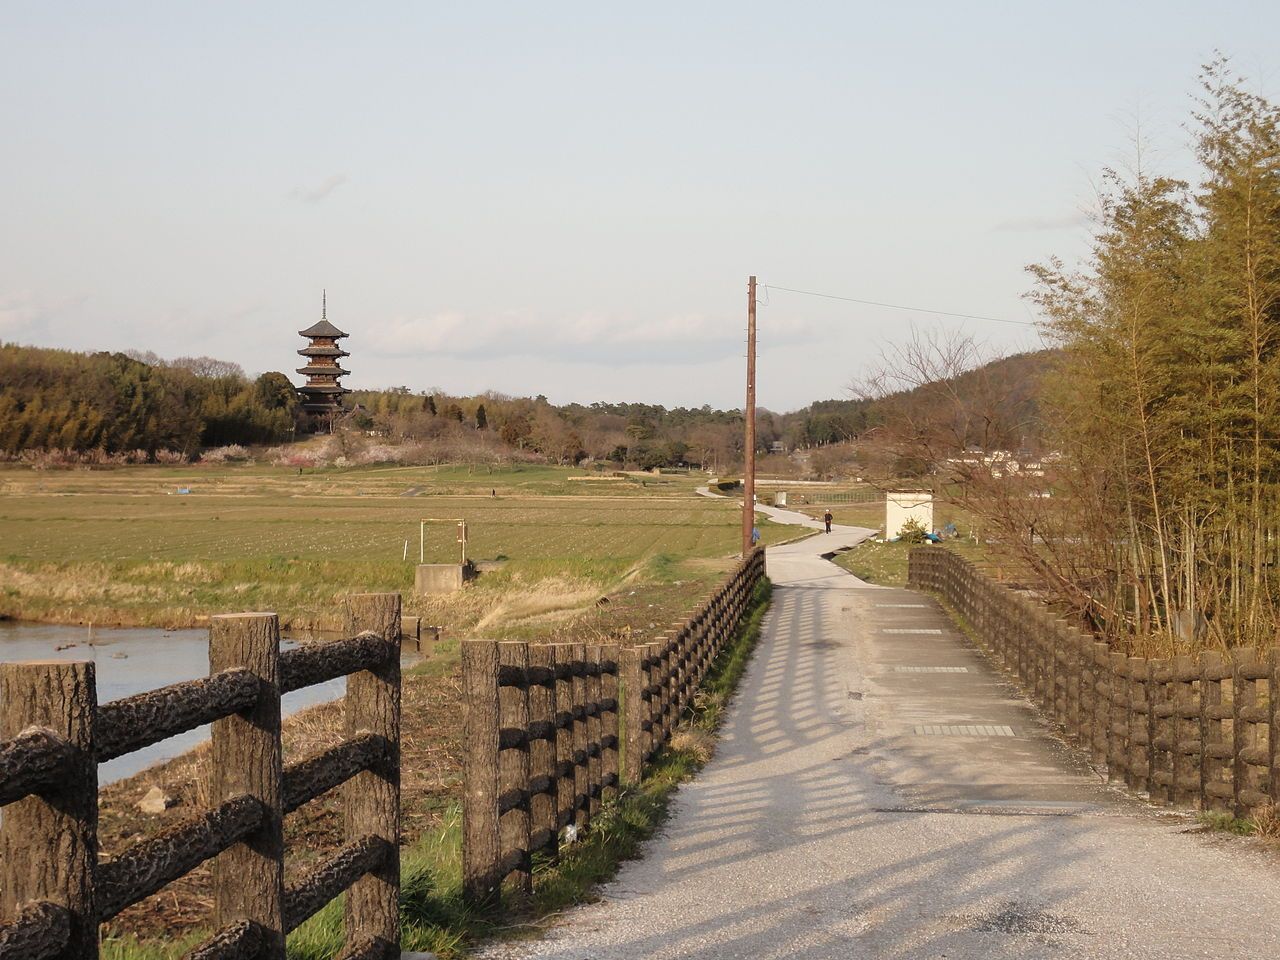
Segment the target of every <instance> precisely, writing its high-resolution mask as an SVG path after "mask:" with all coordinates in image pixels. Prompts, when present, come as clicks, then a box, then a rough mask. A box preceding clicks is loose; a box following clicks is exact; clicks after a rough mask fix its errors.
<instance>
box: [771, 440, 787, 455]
mask: <svg viewBox="0 0 1280 960" xmlns="http://www.w3.org/2000/svg"><path fill="white" fill-rule="evenodd" d="M769 452H770V453H786V452H787V445H786V444H785V443H783V442H782V441H781V440H775V441H773V443H771V444H769Z"/></svg>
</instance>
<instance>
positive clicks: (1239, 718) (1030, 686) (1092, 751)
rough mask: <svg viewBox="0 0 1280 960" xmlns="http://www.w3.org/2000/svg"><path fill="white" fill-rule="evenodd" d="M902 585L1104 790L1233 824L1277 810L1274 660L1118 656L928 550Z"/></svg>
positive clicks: (1278, 705)
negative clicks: (949, 619) (945, 619)
mask: <svg viewBox="0 0 1280 960" xmlns="http://www.w3.org/2000/svg"><path fill="white" fill-rule="evenodd" d="M909 583H910V585H911V586H912V587H914V588H916V589H920V590H926V591H929V592H931V593H935V594H937V595H938V596H940V597H941V598H942V599H943V600H944V601H945V602H946V603H947V604H948V605H949V606H950V607H951V608H952V609H953V610H955V611H956V613H957V614H958V615H959V616H960V617H961V618H962V619H963V620H964V621H965V622H966V623H967V624H968V625H969V626H970V627H971V628H972V631H973V634H974V636H975V638H976V641H977V643H978V645H979V646H980V647H981V648H982V649H983V650H984V651H985V652H986V653H987V654H988V656H989V657H990V658H991V659H992V660H993V661H994V662H995V663H996V664H997V665H999V666H1001V667H1002V668H1003V669H1005V670H1006V671H1007V672H1008V673H1010V674H1012V675H1013V676H1014V678H1015V679H1016V680H1017V681H1018V682H1019V683H1020V684H1021V685H1022V688H1023V690H1024V691H1025V692H1026V693H1027V694H1028V696H1030V697H1031V698H1032V699H1033V700H1034V701H1035V702H1036V704H1037V706H1039V707H1040V708H1041V710H1042V712H1043V713H1044V715H1045V716H1046V717H1048V718H1049V719H1050V720H1052V721H1053V722H1054V723H1056V724H1057V725H1058V727H1059V728H1060V729H1061V730H1062V732H1063V733H1064V734H1065V736H1066V737H1067V738H1068V739H1069V740H1070V741H1072V742H1074V743H1075V744H1076V745H1077V746H1078V747H1079V748H1080V749H1081V750H1082V751H1084V752H1085V753H1086V754H1087V755H1088V756H1089V757H1090V759H1091V760H1092V762H1093V763H1094V764H1095V765H1096V766H1097V767H1098V768H1099V769H1105V771H1106V775H1107V778H1108V779H1109V780H1111V781H1113V782H1116V783H1121V784H1124V785H1125V786H1126V787H1127V788H1129V789H1130V790H1133V791H1135V792H1138V793H1145V794H1147V795H1148V796H1149V797H1150V798H1151V799H1152V800H1153V801H1155V802H1159V803H1165V804H1170V805H1176V806H1190V807H1198V808H1199V809H1201V810H1218V811H1223V812H1228V813H1231V814H1232V815H1233V816H1236V817H1247V816H1250V815H1251V814H1252V813H1254V812H1256V811H1258V810H1259V809H1260V808H1262V807H1264V806H1266V805H1268V804H1272V805H1276V806H1280V652H1277V651H1276V650H1271V651H1269V652H1267V653H1265V654H1262V653H1259V652H1258V651H1257V650H1254V649H1251V648H1235V649H1232V650H1230V651H1227V652H1226V653H1223V652H1219V651H1204V652H1202V653H1200V654H1198V655H1197V656H1195V657H1192V656H1186V655H1182V656H1177V657H1173V658H1169V659H1146V658H1143V657H1126V656H1125V655H1124V654H1122V653H1117V652H1113V651H1112V650H1110V649H1109V648H1108V646H1107V644H1105V643H1102V642H1099V641H1097V640H1095V639H1094V637H1093V636H1092V635H1091V634H1088V633H1086V632H1085V631H1084V630H1082V629H1079V628H1077V627H1074V626H1072V625H1070V624H1069V623H1067V622H1066V621H1065V620H1063V619H1062V618H1060V617H1058V616H1057V615H1056V614H1055V613H1054V612H1053V611H1052V610H1050V609H1049V608H1048V607H1046V606H1044V605H1043V604H1040V603H1038V602H1036V601H1034V600H1032V599H1030V598H1028V597H1026V596H1024V595H1022V594H1019V593H1016V592H1015V591H1013V590H1011V589H1009V588H1008V587H1006V586H1004V585H1002V584H1000V583H998V582H996V581H995V580H992V579H991V578H990V577H988V576H986V575H985V574H983V573H981V572H980V571H979V570H978V569H977V568H976V567H975V566H974V565H973V564H972V563H970V562H969V561H968V560H965V559H964V558H963V557H961V556H959V555H958V554H955V553H952V552H951V551H949V550H945V549H939V548H935V547H920V548H917V549H914V550H912V551H911V556H910V572H909Z"/></svg>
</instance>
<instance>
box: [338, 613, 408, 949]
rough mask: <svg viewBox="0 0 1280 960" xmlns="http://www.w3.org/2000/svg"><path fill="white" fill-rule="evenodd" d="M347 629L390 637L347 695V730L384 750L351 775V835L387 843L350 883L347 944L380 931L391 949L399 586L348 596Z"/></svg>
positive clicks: (395, 944) (396, 891)
mask: <svg viewBox="0 0 1280 960" xmlns="http://www.w3.org/2000/svg"><path fill="white" fill-rule="evenodd" d="M345 619H346V634H347V635H348V636H356V635H357V634H361V633H365V632H372V633H376V634H377V635H378V636H380V637H381V638H382V639H383V640H384V641H386V643H387V649H388V651H389V653H388V656H387V657H386V659H385V660H383V662H382V663H380V664H378V665H377V666H376V667H373V668H372V669H369V670H360V671H358V672H356V673H353V674H351V675H350V676H349V677H347V696H346V699H345V700H344V702H343V712H344V713H345V714H346V727H347V736H348V737H355V736H358V735H359V734H362V733H372V734H373V735H375V736H377V737H379V738H380V739H381V740H382V741H383V752H382V756H381V757H379V758H378V761H377V762H376V763H375V764H373V765H372V766H371V767H370V769H368V770H363V771H361V772H360V773H358V774H356V775H355V776H354V777H352V778H351V780H349V781H348V782H347V784H346V785H345V786H344V787H343V790H342V805H343V814H344V820H345V821H346V839H347V840H348V841H350V840H355V839H358V838H359V837H364V836H375V837H378V838H380V839H381V840H382V841H383V843H384V844H385V847H386V850H385V854H384V856H383V859H382V863H381V864H380V865H379V866H378V867H377V868H376V869H374V870H371V871H369V872H368V873H366V874H365V875H364V876H362V877H361V878H360V879H359V880H357V881H356V882H355V883H353V884H352V885H351V887H350V889H348V891H347V901H346V913H345V922H346V931H345V932H346V949H347V950H348V951H351V950H352V949H353V948H354V947H355V946H356V945H357V944H359V943H360V942H361V941H365V940H368V939H370V938H374V939H376V940H381V941H384V942H385V943H386V944H387V948H388V952H390V950H392V949H394V950H395V952H397V953H398V952H399V949H400V594H398V593H361V594H355V595H354V596H350V597H347V601H346V618H345Z"/></svg>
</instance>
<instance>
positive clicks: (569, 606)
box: [0, 466, 788, 637]
mask: <svg viewBox="0 0 1280 960" xmlns="http://www.w3.org/2000/svg"><path fill="white" fill-rule="evenodd" d="M581 475H582V473H581V471H574V470H569V469H566V468H557V467H543V466H536V467H514V468H505V469H497V468H495V469H492V470H490V469H488V468H484V467H481V468H476V469H474V470H472V469H468V468H466V467H456V466H454V467H436V468H432V467H425V468H424V467H390V468H351V469H345V470H338V469H327V470H318V471H313V472H307V473H305V474H302V475H299V474H298V473H297V472H296V471H295V470H291V469H289V468H272V467H259V466H218V467H181V468H163V467H135V468H123V469H119V470H109V471H92V472H91V471H59V472H39V471H32V470H29V469H19V468H8V469H4V470H2V471H0V616H9V617H14V618H18V619H33V620H45V621H55V622H69V623H85V622H93V623H97V624H99V625H106V624H131V625H156V626H167V627H178V626H190V625H195V624H199V623H201V622H202V621H203V618H204V617H206V616H208V615H209V614H213V613H221V612H232V611H236V610H247V609H253V610H274V611H276V612H278V613H280V614H281V616H282V618H283V619H284V620H285V622H286V623H288V624H291V625H293V626H294V627H295V628H308V627H317V628H320V627H326V626H333V625H335V620H336V616H337V610H338V599H339V598H340V597H341V596H342V595H344V594H347V593H352V592H363V591H377V590H396V591H401V592H403V593H405V594H406V604H407V606H408V608H409V610H410V612H417V613H421V614H423V615H425V616H428V617H429V618H430V620H431V622H437V623H445V624H447V625H449V626H451V627H455V628H461V629H463V630H469V629H484V630H499V629H500V630H502V631H503V635H507V636H513V637H519V636H522V635H525V634H528V633H531V632H532V633H539V634H541V633H545V632H546V631H547V630H548V629H549V628H550V629H552V630H553V631H554V629H556V628H557V627H559V626H562V625H563V624H564V623H565V622H566V621H569V620H574V619H575V618H581V617H585V618H586V619H587V620H589V621H591V622H592V623H597V622H598V625H599V626H600V627H601V629H602V630H605V631H607V630H608V629H609V628H610V626H611V625H612V624H614V623H615V622H618V621H620V620H629V621H634V620H635V619H636V617H635V616H629V617H628V616H623V615H622V614H623V612H624V611H626V610H627V609H628V608H634V607H635V606H636V604H638V603H641V602H643V603H644V604H645V605H646V606H644V610H648V609H649V608H648V606H647V604H648V603H651V602H655V601H654V600H653V599H652V598H649V599H646V595H647V594H649V593H651V592H652V588H654V587H661V588H662V590H661V593H662V598H663V602H661V603H660V604H658V606H656V607H655V608H654V609H655V613H654V616H655V617H657V618H658V622H661V621H663V620H667V619H669V617H667V616H666V608H669V607H671V606H672V603H674V604H675V607H680V606H684V605H691V603H692V601H693V599H695V598H696V596H698V595H700V593H701V592H702V589H703V587H705V585H706V584H709V583H710V582H712V581H713V580H715V579H716V578H717V577H718V575H719V574H720V573H721V572H722V571H723V570H724V569H726V567H727V565H728V563H729V560H730V558H731V557H732V556H733V554H734V552H735V549H736V547H737V544H738V537H739V527H738V523H739V519H738V514H737V512H736V509H735V507H734V505H733V504H732V503H727V502H717V501H714V500H707V499H704V498H700V497H696V496H695V495H694V494H693V489H694V487H695V486H696V481H695V480H694V479H693V478H689V477H665V476H664V477H660V478H658V477H634V478H632V477H628V478H626V479H621V480H618V481H616V482H615V481H611V480H606V481H581V480H571V479H570V477H574V476H581ZM642 484H643V485H642ZM183 489H185V490H189V491H190V492H189V493H179V492H178V491H179V490H183ZM423 517H438V518H452V517H464V518H466V519H467V521H468V526H469V535H470V544H469V555H470V557H471V558H473V559H474V560H476V561H479V562H481V563H482V565H483V567H484V569H485V572H484V573H483V574H482V575H481V577H480V578H479V580H478V581H476V582H475V583H474V584H473V585H472V586H470V587H469V588H468V589H467V590H466V591H464V592H463V593H462V594H459V595H457V596H455V597H452V598H448V599H443V600H441V599H434V600H427V599H418V598H412V597H410V596H409V594H410V592H411V589H412V583H413V568H414V564H415V563H416V562H417V557H418V521H419V519H421V518H423ZM761 533H762V536H763V537H764V540H765V542H766V543H768V542H772V541H775V540H778V539H782V538H784V537H786V536H787V535H788V530H787V528H785V527H776V526H774V525H772V524H768V523H763V524H761ZM453 537H454V533H453V529H452V528H451V527H449V526H447V525H441V526H435V527H429V528H428V541H427V555H426V559H427V561H428V562H443V561H452V560H454V559H455V558H456V556H457V554H456V550H457V547H456V545H455V543H454V540H453ZM406 541H408V559H407V560H406V559H405V545H406ZM615 594H620V596H613V595H615ZM602 596H610V599H611V601H615V600H616V601H617V603H616V604H615V605H614V608H613V609H608V610H604V609H602V608H601V607H598V606H597V601H598V600H599V599H600V598H601V597H602ZM636 597H639V598H640V599H639V600H636V599H635V598H636ZM636 612H637V611H636V610H635V609H631V610H630V613H631V614H635V613H636ZM641 619H643V618H641Z"/></svg>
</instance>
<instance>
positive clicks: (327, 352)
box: [298, 346, 351, 357]
mask: <svg viewBox="0 0 1280 960" xmlns="http://www.w3.org/2000/svg"><path fill="white" fill-rule="evenodd" d="M298 356H300V357H349V356H351V354H349V353H347V351H345V350H343V349H342V348H341V347H317V346H310V347H303V348H302V349H301V350H299V351H298Z"/></svg>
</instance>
